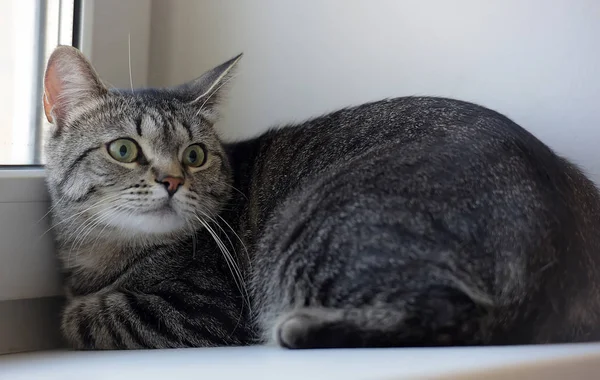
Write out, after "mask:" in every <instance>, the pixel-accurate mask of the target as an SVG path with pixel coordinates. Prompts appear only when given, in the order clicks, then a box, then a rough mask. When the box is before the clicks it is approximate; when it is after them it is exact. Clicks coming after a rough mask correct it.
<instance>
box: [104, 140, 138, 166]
mask: <svg viewBox="0 0 600 380" xmlns="http://www.w3.org/2000/svg"><path fill="white" fill-rule="evenodd" d="M108 153H109V154H110V156H111V157H112V158H114V159H115V160H117V161H119V162H125V163H131V162H133V161H135V160H136V159H137V158H138V147H137V144H136V143H135V142H133V141H132V140H129V139H118V140H115V141H113V142H111V143H110V144H108Z"/></svg>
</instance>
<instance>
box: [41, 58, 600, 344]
mask: <svg viewBox="0 0 600 380" xmlns="http://www.w3.org/2000/svg"><path fill="white" fill-rule="evenodd" d="M238 60H239V57H237V58H234V59H233V60H230V61H228V62H226V63H224V64H222V65H220V66H218V67H216V68H215V69H213V70H211V71H209V72H207V73H206V74H204V75H203V76H202V77H200V78H199V79H196V80H194V81H192V82H190V83H187V84H185V85H182V86H179V87H175V88H171V89H145V90H137V91H118V90H108V89H107V88H106V87H105V86H104V85H103V84H102V83H101V81H100V79H99V78H98V76H97V75H96V73H95V72H94V70H93V68H92V67H91V65H90V64H89V63H88V62H87V61H86V59H85V58H84V57H83V56H82V55H81V54H80V53H79V52H78V51H77V50H75V49H73V48H69V47H59V48H57V49H56V51H55V52H54V53H53V55H52V57H51V58H50V60H49V63H48V68H47V72H46V76H45V96H44V108H45V111H46V115H47V117H48V119H49V120H50V122H51V123H53V128H52V130H51V131H50V135H49V137H48V139H47V144H46V153H47V171H48V187H49V189H50V194H51V197H52V201H53V209H52V215H53V222H54V225H55V228H54V230H55V231H56V240H57V243H58V250H59V257H60V260H61V262H62V265H63V268H64V274H65V284H66V290H67V296H68V303H67V306H66V309H65V311H64V316H63V323H62V329H63V332H64V335H65V337H66V338H67V339H68V342H69V343H70V345H71V346H72V347H74V348H78V349H113V348H117V349H122V348H158V347H188V346H216V345H234V344H249V343H255V342H260V343H276V344H279V345H281V346H284V347H289V348H311V347H362V346H366V347H375V346H427V345H467V344H469V345H470V344H522V343H549V342H575V341H590V340H596V339H599V338H600V293H599V291H600V278H599V277H600V268H598V267H599V265H600V255H598V253H597V249H598V247H600V234H599V233H598V231H600V214H599V211H600V210H599V204H600V202H599V200H600V199H599V193H598V191H597V189H596V187H595V186H594V184H593V183H592V182H591V181H590V180H588V179H587V178H586V177H585V176H584V175H583V174H582V173H581V172H580V171H579V170H578V169H577V168H576V167H574V166H573V165H572V164H570V163H569V162H567V161H566V160H564V159H562V158H560V157H558V156H557V155H556V154H554V153H553V152H552V151H551V150H550V149H549V148H548V147H546V146H545V145H544V144H542V143H541V142H540V141H538V140H537V139H536V138H535V137H533V136H532V135H531V134H529V133H528V132H526V131H525V130H523V129H522V128H521V127H519V126H518V125H516V124H515V123H513V122H512V121H510V120H509V119H507V118H506V117H504V116H502V115H500V114H498V113H496V112H493V111H491V110H488V109H486V108H483V107H480V106H477V105H474V104H470V103H465V102H461V101H456V100H450V99H441V98H427V97H407V98H398V99H392V100H385V101H379V102H374V103H369V104H364V105H361V106H358V107H354V108H347V109H343V110H340V111H337V112H334V113H331V114H329V115H325V116H323V117H319V118H316V119H313V120H310V121H307V122H305V123H303V124H300V125H296V126H287V127H283V128H277V129H272V130H270V131H268V132H266V133H265V134H263V135H261V136H259V137H257V138H254V139H250V140H246V141H241V142H237V143H231V144H224V143H222V142H221V141H220V140H219V138H218V137H217V134H216V133H215V131H214V130H213V124H214V122H215V120H216V119H215V118H216V115H217V110H216V108H217V105H218V103H219V99H220V98H221V95H222V92H223V87H224V85H225V84H226V83H227V82H228V81H229V79H230V78H231V73H232V69H233V67H234V66H235V65H236V63H237V62H238Z"/></svg>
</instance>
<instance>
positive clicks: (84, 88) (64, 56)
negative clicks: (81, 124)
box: [43, 46, 108, 126]
mask: <svg viewBox="0 0 600 380" xmlns="http://www.w3.org/2000/svg"><path fill="white" fill-rule="evenodd" d="M107 91H108V90H107V89H106V87H104V85H103V84H102V81H101V80H100V78H99V77H98V74H96V71H95V70H94V68H93V67H92V65H91V64H90V62H89V61H88V60H87V59H86V58H85V57H84V56H83V54H82V53H81V52H80V51H79V50H77V49H75V48H74V47H72V46H59V47H57V48H56V49H55V50H54V51H53V52H52V55H51V56H50V59H48V66H47V68H46V73H45V75H44V99H43V102H44V112H45V113H46V118H47V119H48V121H49V122H50V123H52V124H57V125H59V126H62V122H63V121H64V120H65V119H67V118H68V116H69V115H70V114H71V113H72V112H74V111H75V110H76V109H77V108H79V107H81V106H84V105H85V104H86V103H87V102H89V101H90V100H92V99H95V98H97V97H99V96H102V95H103V94H105V93H106V92H107Z"/></svg>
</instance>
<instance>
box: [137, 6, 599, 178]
mask: <svg viewBox="0 0 600 380" xmlns="http://www.w3.org/2000/svg"><path fill="white" fill-rule="evenodd" d="M152 7H153V9H152V26H151V49H150V70H149V82H150V84H151V85H173V84H176V83H179V82H183V81H186V80H189V79H192V78H194V77H195V76H197V75H199V74H201V73H202V72H203V71H204V70H206V69H208V68H210V67H211V66H213V65H216V64H218V63H220V62H221V61H224V60H225V59H227V58H229V57H231V56H233V55H234V54H236V53H238V52H240V51H244V52H245V53H246V55H245V57H244V59H243V61H242V64H241V70H240V73H239V77H238V78H236V83H235V84H234V86H233V88H232V91H231V96H230V99H229V102H228V106H227V107H226V108H225V117H224V119H223V121H222V122H221V124H220V125H219V128H220V130H221V132H222V134H223V136H224V137H228V138H232V137H244V136H250V135H254V134H256V133H257V132H259V131H261V130H263V129H264V128H266V127H267V126H269V125H272V124H274V123H277V122H279V121H290V120H294V119H295V120H300V119H304V118H306V117H309V116H313V115H317V114H320V113H323V112H327V111H329V110H334V109H336V108H338V107H342V106H346V105H350V104H356V103H361V102H365V101H368V100H374V99H379V98H383V97H388V96H401V95H415V94H418V95H441V96H450V97H456V98H461V99H464V100H471V101H475V102H478V103H481V104H484V105H486V106H489V107H490V108H494V109H496V110H498V111H501V112H503V113H505V114H506V115H508V116H509V117H511V118H513V119H514V120H516V121H517V122H518V123H520V124H521V125H522V126H524V127H525V128H526V129H528V130H530V131H532V132H533V133H535V134H536V135H537V136H538V137H539V138H541V139H542V140H543V141H545V142H546V143H547V144H549V145H551V146H552V147H554V148H555V149H557V150H558V151H559V152H561V153H563V154H564V155H567V156H569V157H571V158H572V159H574V160H575V161H576V162H578V163H580V164H583V166H584V167H585V168H587V169H588V171H589V172H591V174H592V175H593V177H594V178H595V179H596V180H600V150H598V149H597V145H598V142H600V112H598V108H599V107H600V1H598V0H502V1H500V0H496V1H491V0H490V1H487V0H486V1H482V0H452V1H447V0H414V1H409V0H297V1H292V0H252V1H212V0H205V1H201V0H169V1H165V0H153V4H152Z"/></svg>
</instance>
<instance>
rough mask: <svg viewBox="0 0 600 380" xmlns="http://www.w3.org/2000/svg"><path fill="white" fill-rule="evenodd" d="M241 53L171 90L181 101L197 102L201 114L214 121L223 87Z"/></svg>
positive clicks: (229, 78) (232, 72) (231, 74)
mask: <svg viewBox="0 0 600 380" xmlns="http://www.w3.org/2000/svg"><path fill="white" fill-rule="evenodd" d="M242 55H243V54H239V55H237V56H236V57H234V58H232V59H230V60H228V61H227V62H225V63H222V64H220V65H219V66H217V67H215V68H214V69H212V70H209V71H207V72H206V73H204V74H203V75H202V76H201V77H199V78H197V79H195V80H193V81H191V82H188V83H185V84H183V85H181V86H178V87H176V88H174V89H171V90H172V91H175V93H177V94H178V95H179V96H180V98H181V99H182V100H183V101H185V102H188V103H191V104H197V106H198V107H199V108H200V111H201V112H202V115H203V116H205V117H206V118H208V120H209V121H211V122H215V121H216V119H217V117H218V112H217V108H218V105H219V103H220V102H221V100H222V98H223V95H224V94H225V92H226V91H225V87H226V85H227V83H229V81H230V80H231V79H232V77H233V74H234V72H235V67H236V65H237V64H238V62H239V61H240V60H241V59H242Z"/></svg>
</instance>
